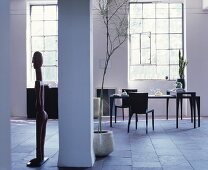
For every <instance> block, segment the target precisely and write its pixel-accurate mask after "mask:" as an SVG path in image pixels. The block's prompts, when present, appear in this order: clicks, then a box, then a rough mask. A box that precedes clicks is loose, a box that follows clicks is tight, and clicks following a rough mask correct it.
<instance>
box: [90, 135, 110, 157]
mask: <svg viewBox="0 0 208 170" xmlns="http://www.w3.org/2000/svg"><path fill="white" fill-rule="evenodd" d="M93 147H94V152H95V156H97V157H104V156H108V155H109V154H110V153H111V152H113V148H114V140H113V132H112V131H103V132H102V133H99V132H97V131H96V132H94V139H93Z"/></svg>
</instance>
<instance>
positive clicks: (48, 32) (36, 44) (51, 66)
mask: <svg viewBox="0 0 208 170" xmlns="http://www.w3.org/2000/svg"><path fill="white" fill-rule="evenodd" d="M35 51H40V52H41V53H42V55H43V67H42V72H43V80H44V81H53V82H58V7H57V4H54V5H31V6H30V54H29V55H30V57H31V58H30V59H31V60H30V63H31V61H32V57H33V54H34V52H35ZM32 67H33V66H32V63H31V69H30V75H31V77H32V80H31V81H34V80H35V74H34V71H33V70H34V69H33V68H32Z"/></svg>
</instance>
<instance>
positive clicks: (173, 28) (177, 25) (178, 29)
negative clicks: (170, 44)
mask: <svg viewBox="0 0 208 170" xmlns="http://www.w3.org/2000/svg"><path fill="white" fill-rule="evenodd" d="M182 28H183V27H182V19H170V33H182Z"/></svg>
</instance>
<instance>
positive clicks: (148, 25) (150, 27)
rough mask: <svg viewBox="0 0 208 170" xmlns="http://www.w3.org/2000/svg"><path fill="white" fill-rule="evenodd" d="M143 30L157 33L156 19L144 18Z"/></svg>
mask: <svg viewBox="0 0 208 170" xmlns="http://www.w3.org/2000/svg"><path fill="white" fill-rule="evenodd" d="M143 32H151V33H155V19H143Z"/></svg>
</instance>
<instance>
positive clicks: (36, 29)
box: [31, 21, 43, 36]
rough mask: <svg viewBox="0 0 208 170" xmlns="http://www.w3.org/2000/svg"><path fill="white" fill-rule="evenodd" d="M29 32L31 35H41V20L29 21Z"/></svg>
mask: <svg viewBox="0 0 208 170" xmlns="http://www.w3.org/2000/svg"><path fill="white" fill-rule="evenodd" d="M31 34H32V35H33V36H40V35H43V21H32V22H31Z"/></svg>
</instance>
